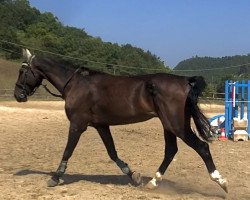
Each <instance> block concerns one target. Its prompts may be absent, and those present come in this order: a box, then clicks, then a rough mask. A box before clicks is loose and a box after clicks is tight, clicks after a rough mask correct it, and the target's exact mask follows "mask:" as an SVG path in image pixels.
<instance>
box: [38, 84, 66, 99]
mask: <svg viewBox="0 0 250 200" xmlns="http://www.w3.org/2000/svg"><path fill="white" fill-rule="evenodd" d="M42 86H43V88H44V89H45V90H46V91H47V92H48V93H50V94H51V95H52V96H54V97H60V98H62V99H63V95H61V94H55V93H53V92H51V91H50V90H49V88H48V87H47V85H44V84H42Z"/></svg>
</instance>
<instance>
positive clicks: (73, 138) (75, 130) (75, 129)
mask: <svg viewBox="0 0 250 200" xmlns="http://www.w3.org/2000/svg"><path fill="white" fill-rule="evenodd" d="M86 129H87V126H84V125H76V124H74V123H70V129H69V135H68V142H67V145H66V148H65V150H64V153H63V157H62V161H61V163H60V165H59V167H58V169H57V170H56V172H55V173H54V175H53V176H52V178H51V179H50V180H49V181H48V186H49V187H54V186H56V185H58V183H59V179H60V178H61V177H62V176H63V174H64V173H65V171H66V168H67V163H68V160H69V158H70V157H71V155H72V154H73V151H74V149H75V147H76V145H77V143H78V141H79V138H80V136H81V134H82V133H83V132H84V131H85V130H86Z"/></svg>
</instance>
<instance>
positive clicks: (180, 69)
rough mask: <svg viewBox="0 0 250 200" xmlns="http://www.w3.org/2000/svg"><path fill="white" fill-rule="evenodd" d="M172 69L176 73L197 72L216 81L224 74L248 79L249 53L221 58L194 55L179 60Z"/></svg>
mask: <svg viewBox="0 0 250 200" xmlns="http://www.w3.org/2000/svg"><path fill="white" fill-rule="evenodd" d="M174 71H175V73H177V74H178V73H179V74H181V73H185V74H186V75H187V74H192V75H194V73H199V74H200V75H203V76H205V77H206V78H207V79H208V81H217V80H218V79H220V78H222V77H225V76H227V77H230V76H231V78H232V79H249V78H250V76H249V75H250V54H248V55H242V56H239V55H236V56H226V57H222V58H212V57H198V56H196V57H193V58H190V59H187V60H184V61H182V62H180V63H179V64H178V65H177V66H176V67H175V68H174ZM212 78H213V80H212Z"/></svg>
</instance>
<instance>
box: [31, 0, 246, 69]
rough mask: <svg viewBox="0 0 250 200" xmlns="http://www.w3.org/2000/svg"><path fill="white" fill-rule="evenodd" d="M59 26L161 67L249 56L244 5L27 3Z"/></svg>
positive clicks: (161, 0)
mask: <svg viewBox="0 0 250 200" xmlns="http://www.w3.org/2000/svg"><path fill="white" fill-rule="evenodd" d="M30 4H31V6H33V7H36V8H37V9H39V10H40V11H41V12H45V11H48V12H52V13H53V14H54V15H55V16H57V17H58V18H59V20H60V21H61V22H62V23H63V24H64V25H69V26H74V27H78V28H82V29H84V30H85V31H86V32H87V33H88V34H89V35H92V36H95V37H100V38H102V40H103V41H107V42H113V43H118V44H127V43H129V44H132V45H133V46H136V47H140V48H142V49H144V50H149V51H151V52H152V53H153V54H156V55H157V56H159V57H160V58H161V60H163V61H164V62H165V64H166V65H169V66H171V67H175V65H176V64H178V62H180V61H182V60H184V59H188V58H191V57H192V56H196V55H198V56H212V57H221V56H232V55H236V54H237V55H243V54H244V55H245V54H248V53H250V0H84V1H80V0H71V1H69V0H43V1H38V0H30Z"/></svg>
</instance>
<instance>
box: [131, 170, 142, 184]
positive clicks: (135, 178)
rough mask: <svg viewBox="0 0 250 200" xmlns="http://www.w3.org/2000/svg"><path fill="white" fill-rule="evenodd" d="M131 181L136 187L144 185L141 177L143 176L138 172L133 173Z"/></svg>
mask: <svg viewBox="0 0 250 200" xmlns="http://www.w3.org/2000/svg"><path fill="white" fill-rule="evenodd" d="M131 179H132V181H133V184H134V185H135V186H139V185H141V184H142V177H141V174H140V173H138V172H133V174H132V176H131Z"/></svg>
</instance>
